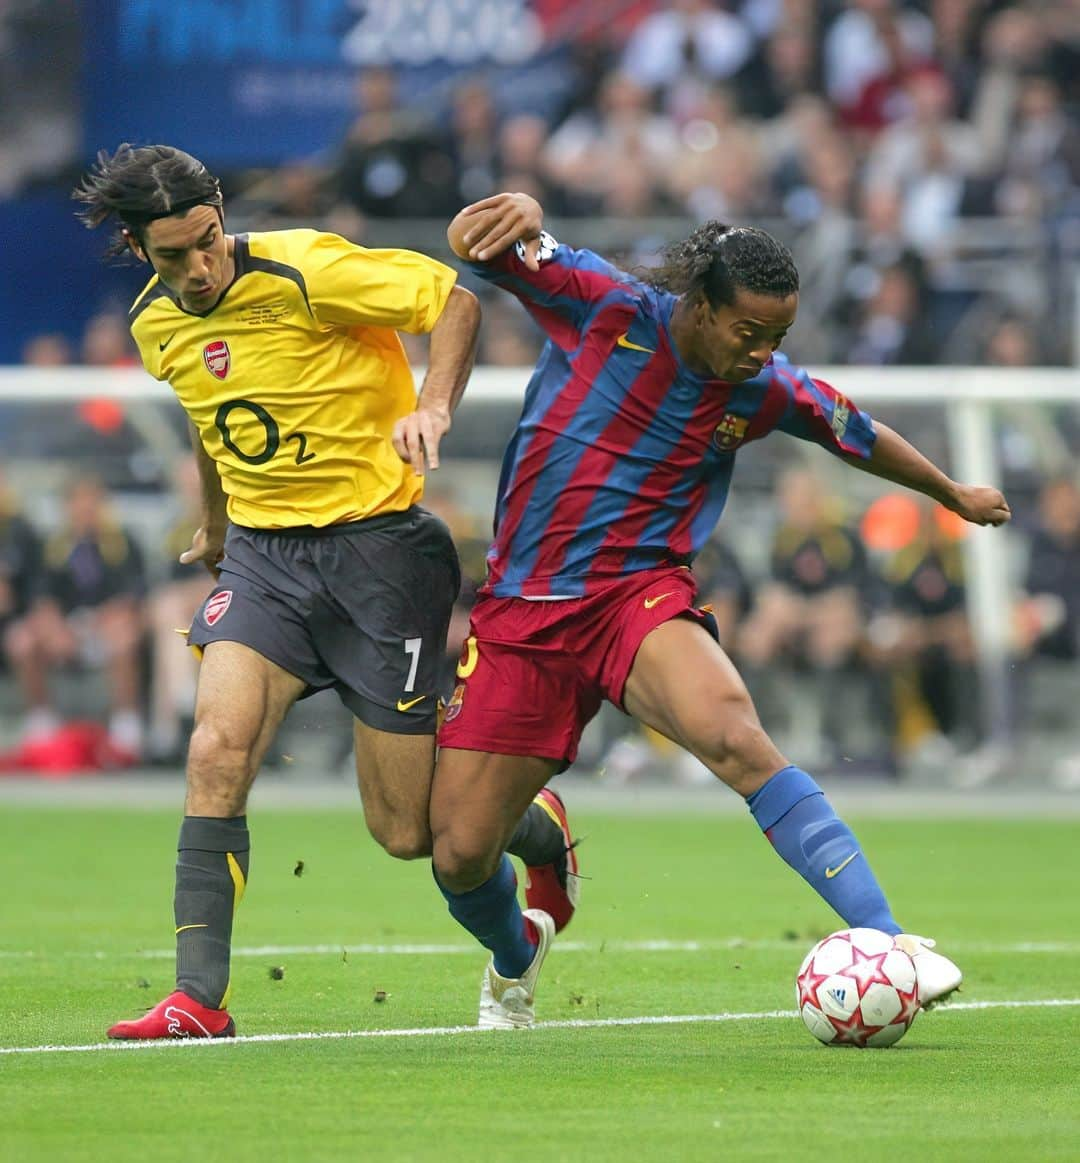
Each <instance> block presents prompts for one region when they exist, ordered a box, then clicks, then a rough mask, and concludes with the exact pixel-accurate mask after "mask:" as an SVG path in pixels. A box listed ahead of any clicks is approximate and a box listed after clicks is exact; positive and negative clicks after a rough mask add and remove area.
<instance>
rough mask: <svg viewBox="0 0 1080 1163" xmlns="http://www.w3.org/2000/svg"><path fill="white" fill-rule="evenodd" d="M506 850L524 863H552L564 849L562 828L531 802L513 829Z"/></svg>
mask: <svg viewBox="0 0 1080 1163" xmlns="http://www.w3.org/2000/svg"><path fill="white" fill-rule="evenodd" d="M506 850H507V852H509V853H510V855H511V856H516V857H518V859H520V860H522V861H523V862H524V863H525V864H531V865H533V866H536V865H540V864H554V863H555V861H556V860H558V859H559V857H560V856H561V855H562V854H563V852H564V851H565V850H566V842H565V840H564V839H563V833H562V828H560V827H559V826H558V824H556V823H555V821H554V820H553V819H552V818H551V817H550V816H549V815H548V814H547V812H545V811H544V809H543V808H542V807H541V806H540V805H539V804H536V803H532V804H529V807H528V810H527V811H526V812H525V815H524V816H522V817H521V820H520V821H519V822H518V826H517V827H516V828H515V829H514V834H513V835H512V836H511V837H510V843H509V844H507V846H506Z"/></svg>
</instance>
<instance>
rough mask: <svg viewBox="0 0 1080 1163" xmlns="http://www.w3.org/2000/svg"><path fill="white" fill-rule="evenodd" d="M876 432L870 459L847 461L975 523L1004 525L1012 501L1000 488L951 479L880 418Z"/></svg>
mask: <svg viewBox="0 0 1080 1163" xmlns="http://www.w3.org/2000/svg"><path fill="white" fill-rule="evenodd" d="M874 431H875V433H876V434H877V439H876V440H875V441H874V450H873V452H872V453H871V455H870V459H869V460H859V459H856V458H854V457H852V458H849V459H848V464H851V465H854V466H855V467H856V468H861V469H862V470H863V471H864V472H869V473H873V475H874V476H878V477H882V478H884V479H885V480H887V481H892V482H893V483H894V484H898V485H905V486H906V487H907V488H909V489H914V490H915V491H916V492H920V493H924V494H925V495H926V496H928V497H932V498H933V499H934V500H935V501H938V502H940V503H941V504H942V505H944V506H945V508H946V509H951V510H952V511H953V512H954V513H958V514H959V515H960V516H961V517H963V518H964V520H965V521H970V522H972V524H974V525H1004V524H1005V522H1006V521H1008V520H1009V519H1010V518H1011V517H1012V512H1011V510H1010V509H1009V503H1008V501H1006V500H1005V497H1004V496H1003V494H1002V493H1001V491H1000V490H999V489H995V488H992V487H990V486H987V485H965V484H960V483H959V482H958V481H954V480H952V479H951V478H950V477H948V476H946V474H945V473H943V472H942V471H941V469H939V468H938V467H937V465H936V464H934V463H933V462H932V461H930V460H927V458H926V457H925V456H923V454H922V453H921V452H919V450H918V449H917V448H915V447H914V445H912V444H909V443H908V442H907V441H906V440H905V439H904V438H903V437H902V436H901V435H900V433H899V432H895V431H893V429H892V428H889V427H888V426H887V425H885V424H882V423H881V422H880V421H879V420H875V421H874Z"/></svg>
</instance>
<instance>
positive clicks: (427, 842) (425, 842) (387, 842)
mask: <svg viewBox="0 0 1080 1163" xmlns="http://www.w3.org/2000/svg"><path fill="white" fill-rule="evenodd" d="M368 831H369V832H370V833H371V835H372V836H373V837H374V838H375V842H376V843H377V844H378V845H379V846H380V847H381V848H382V849H383V851H384V852H386V854H387V855H388V856H392V857H393V858H394V859H395V860H422V859H423V858H424V857H427V856H430V855H431V833H430V832H429V831H428V829H427V828H426V827H421V826H419V825H415V826H405V825H403V824H401V823H400V822H394V821H390V822H384V821H368Z"/></svg>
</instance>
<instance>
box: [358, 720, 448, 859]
mask: <svg viewBox="0 0 1080 1163" xmlns="http://www.w3.org/2000/svg"><path fill="white" fill-rule="evenodd" d="M353 742H354V744H355V748H356V779H357V783H358V784H359V785H360V799H361V800H362V801H363V805H364V819H365V820H366V822H367V826H368V831H369V832H370V833H371V834H372V836H373V837H374V838H375V839H376V841H378V843H379V844H380V845H381V846H382V847H383V848H384V849H385V850H386V851H387V852H388V853H389V854H390V855H391V856H394V857H397V859H399V860H416V859H417V858H418V857H421V856H430V855H431V827H430V824H429V822H428V809H429V804H430V801H431V773H432V769H433V768H434V766H435V736H434V735H400V734H393V733H391V732H389V731H379V730H376V728H374V727H369V726H367V724H365V723H362V722H360V720H359V719H355V720H353Z"/></svg>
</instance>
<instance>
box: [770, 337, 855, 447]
mask: <svg viewBox="0 0 1080 1163" xmlns="http://www.w3.org/2000/svg"><path fill="white" fill-rule="evenodd" d="M773 382H774V383H775V384H778V385H779V386H780V387H781V388H782V389H783V391H784V392H785V393H786V394H787V407H786V409H785V410H784V413H783V416H782V417H781V419H780V421H779V423H778V424H777V425H776V426H777V428H779V429H780V431H781V432H787V433H788V434H789V435H790V436H797V437H798V438H799V439H800V440H809V441H812V442H813V443H814V444H820V445H821V446H822V447H823V448H827V449H828V450H829V451H830V452H832V453H834V454H835V455H836V456H857V457H858V458H859V459H860V460H869V459H870V454H871V453H872V452H873V450H874V441H875V440H876V439H877V433H876V432H875V431H874V421H873V419H872V418H871V417H870V415H869V413H867V412H863V411H861V410H860V409H859V408H857V407H856V406H855V404H853V403H852V402H851V400H849V399H848V398H847V396H845V395H843V393H841V392H838V391H837V390H836V389H835V388H834V387H833V386H832V385H831V384H827V383H826V382H825V381H824V380H816V379H814V378H813V377H812V376H811V375H810V373H809V372H807V371H806V370H805V369H804V368H801V367H796V366H795V365H794V364H789V363H788V362H787V360H786V359H783V358H782V357H777V358H776V360H775V362H774V365H773Z"/></svg>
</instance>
